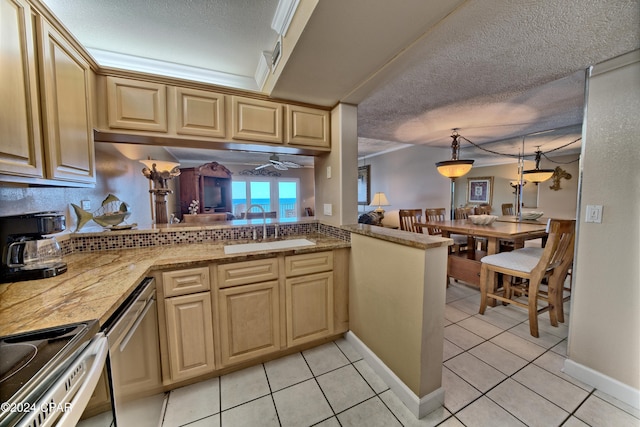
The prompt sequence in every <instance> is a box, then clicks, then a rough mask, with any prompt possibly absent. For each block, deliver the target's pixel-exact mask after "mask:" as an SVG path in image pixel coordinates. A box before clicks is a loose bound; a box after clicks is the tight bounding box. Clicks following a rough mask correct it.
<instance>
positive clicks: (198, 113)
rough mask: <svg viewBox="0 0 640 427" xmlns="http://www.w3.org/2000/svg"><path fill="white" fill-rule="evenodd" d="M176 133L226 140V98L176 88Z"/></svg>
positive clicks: (209, 93)
mask: <svg viewBox="0 0 640 427" xmlns="http://www.w3.org/2000/svg"><path fill="white" fill-rule="evenodd" d="M175 91H176V104H177V105H176V110H177V111H176V116H177V120H178V122H177V123H176V132H177V133H178V134H182V135H196V136H209V137H213V138H224V137H225V136H226V128H225V114H224V112H225V105H224V102H225V96H224V95H222V94H219V93H215V92H207V91H204V90H197V89H187V88H182V87H176V88H175Z"/></svg>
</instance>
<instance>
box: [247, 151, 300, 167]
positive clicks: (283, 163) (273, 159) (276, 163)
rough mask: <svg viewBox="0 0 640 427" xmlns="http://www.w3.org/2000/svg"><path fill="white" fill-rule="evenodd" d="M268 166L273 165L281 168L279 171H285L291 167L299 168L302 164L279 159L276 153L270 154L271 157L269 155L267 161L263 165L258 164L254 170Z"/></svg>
mask: <svg viewBox="0 0 640 427" xmlns="http://www.w3.org/2000/svg"><path fill="white" fill-rule="evenodd" d="M269 166H273V167H274V168H276V169H278V170H281V171H286V170H289V169H290V168H291V169H298V168H301V167H302V166H300V165H299V164H297V163H294V162H289V161H286V160H282V161H281V160H280V158H279V157H278V156H277V155H276V154H272V155H271V157H269V163H265V164H264V165H260V166H258V167H256V170H259V169H262V168H266V167H269Z"/></svg>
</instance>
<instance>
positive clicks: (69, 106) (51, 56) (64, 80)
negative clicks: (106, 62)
mask: <svg viewBox="0 0 640 427" xmlns="http://www.w3.org/2000/svg"><path fill="white" fill-rule="evenodd" d="M38 22H39V26H38V27H39V28H38V35H39V39H40V44H41V52H40V54H41V56H40V67H41V70H40V71H41V82H42V91H41V98H42V112H43V114H42V118H43V129H44V142H45V145H44V148H45V157H46V159H47V161H46V168H47V177H48V178H52V179H56V180H64V181H74V182H84V183H95V181H96V176H95V150H94V144H93V126H92V92H91V72H92V71H91V69H90V67H89V64H88V63H87V62H86V61H85V60H84V59H83V58H82V56H81V55H80V54H79V53H78V52H77V51H76V50H75V49H74V48H73V47H72V46H71V44H70V43H69V42H68V41H67V40H66V39H65V38H64V37H63V35H62V34H60V33H59V32H58V31H57V30H56V29H55V28H53V26H52V25H51V24H49V23H48V22H47V21H46V20H45V19H44V18H40V19H39V20H38Z"/></svg>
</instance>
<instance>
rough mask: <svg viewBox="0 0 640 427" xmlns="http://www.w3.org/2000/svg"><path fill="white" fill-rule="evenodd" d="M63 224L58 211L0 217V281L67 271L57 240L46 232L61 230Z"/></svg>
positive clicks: (63, 218)
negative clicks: (0, 262) (0, 252)
mask: <svg viewBox="0 0 640 427" xmlns="http://www.w3.org/2000/svg"><path fill="white" fill-rule="evenodd" d="M65 225H66V219H65V217H64V215H63V214H62V213H60V212H36V213H28V214H20V215H12V216H5V217H0V243H1V244H2V267H1V269H0V283H6V282H18V281H22V280H35V279H44V278H47V277H52V276H57V275H59V274H62V273H64V272H65V271H67V264H66V263H65V262H63V260H62V251H61V249H60V245H59V244H58V241H57V240H56V238H55V237H51V236H47V235H49V234H54V233H59V232H61V231H64V229H65Z"/></svg>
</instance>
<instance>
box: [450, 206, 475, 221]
mask: <svg viewBox="0 0 640 427" xmlns="http://www.w3.org/2000/svg"><path fill="white" fill-rule="evenodd" d="M474 212H475V211H474V209H473V208H472V207H468V208H456V210H455V213H454V218H455V219H469V215H473V214H474Z"/></svg>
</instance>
